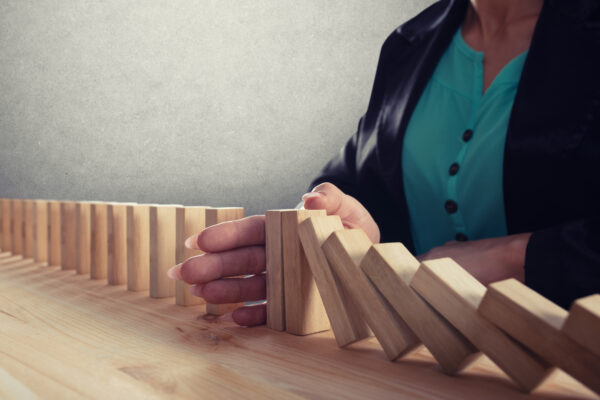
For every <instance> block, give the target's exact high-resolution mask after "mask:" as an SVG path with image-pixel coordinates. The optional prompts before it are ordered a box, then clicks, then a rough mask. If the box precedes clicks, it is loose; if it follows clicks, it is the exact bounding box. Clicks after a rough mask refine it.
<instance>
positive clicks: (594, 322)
mask: <svg viewBox="0 0 600 400" xmlns="http://www.w3.org/2000/svg"><path fill="white" fill-rule="evenodd" d="M562 330H563V332H564V333H566V334H567V335H568V336H569V337H570V338H571V339H573V340H575V341H576V342H577V343H579V344H580V345H582V346H584V347H586V348H587V349H588V350H590V351H591V352H593V353H594V354H596V355H597V356H599V357H600V294H594V295H591V296H587V297H584V298H581V299H579V300H577V301H575V303H573V305H572V306H571V309H570V310H569V316H568V317H567V320H566V321H565V325H564V326H563V329H562Z"/></svg>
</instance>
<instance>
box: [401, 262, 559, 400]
mask: <svg viewBox="0 0 600 400" xmlns="http://www.w3.org/2000/svg"><path fill="white" fill-rule="evenodd" d="M411 287H413V288H414V289H415V290H416V291H417V292H418V293H419V294H420V295H421V296H422V297H423V298H424V299H425V300H426V301H427V302H428V303H429V304H431V306H432V307H433V308H435V309H436V310H437V311H438V312H439V313H440V314H442V315H443V316H444V317H445V318H446V319H447V320H448V321H449V322H450V323H452V325H454V326H455V327H456V329H458V330H459V331H460V332H461V333H462V334H463V335H465V336H466V337H467V339H469V340H470V341H471V343H473V344H474V345H475V346H477V347H478V348H479V349H480V350H481V351H482V352H483V353H484V354H486V355H487V356H488V357H489V358H490V359H492V361H494V362H495V363H496V364H497V365H498V366H499V367H500V368H501V369H502V370H503V371H504V372H506V374H507V375H508V376H510V377H511V378H512V379H513V380H514V381H515V382H517V383H518V384H519V386H520V387H521V388H522V389H523V390H525V391H531V390H533V389H535V388H536V387H537V386H538V385H539V384H540V383H541V382H542V381H543V380H544V379H545V378H546V376H547V375H548V374H549V373H550V372H551V371H552V367H551V366H550V365H548V364H547V363H546V362H544V361H542V360H541V359H540V358H538V357H537V356H535V355H534V354H533V353H531V352H530V351H529V350H527V349H526V348H524V347H522V346H521V345H520V344H518V343H516V342H515V341H513V340H512V339H511V338H510V337H508V336H507V335H506V334H505V333H504V332H503V331H501V330H500V329H498V328H497V327H496V326H495V325H493V324H492V323H491V322H489V321H488V320H486V319H484V318H483V317H482V316H481V315H480V314H478V313H477V308H478V307H479V303H480V302H481V299H483V296H484V294H485V291H486V289H485V286H483V285H482V284H481V283H480V282H479V281H478V280H477V279H475V278H474V277H473V276H472V275H471V274H469V273H468V272H467V271H465V270H464V269H463V268H462V267H461V266H460V265H458V264H457V263H456V262H454V261H453V260H452V259H450V258H442V259H439V260H429V261H424V262H423V263H422V264H421V266H420V267H419V269H418V270H417V273H416V274H415V276H414V277H413V279H412V281H411Z"/></svg>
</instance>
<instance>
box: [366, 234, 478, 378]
mask: <svg viewBox="0 0 600 400" xmlns="http://www.w3.org/2000/svg"><path fill="white" fill-rule="evenodd" d="M360 267H361V269H362V271H363V272H364V273H365V274H366V275H367V276H368V277H369V279H370V280H371V282H372V283H373V285H375V288H376V289H377V290H379V292H380V293H381V294H382V295H383V297H385V298H386V300H387V301H388V302H389V303H390V305H391V306H392V307H394V309H395V310H396V311H397V312H398V314H400V316H401V317H402V318H403V319H404V321H405V322H406V323H407V324H408V326H409V327H410V328H411V329H412V331H413V332H414V333H415V334H416V335H417V336H418V337H419V339H421V341H422V342H423V344H425V346H426V347H427V349H428V350H429V351H430V352H431V354H432V355H433V356H434V357H435V358H436V360H437V361H438V362H439V363H440V366H441V367H442V369H443V370H444V371H446V372H447V373H449V374H454V373H456V372H458V371H460V370H461V369H463V368H464V367H466V366H467V365H469V364H470V362H471V361H473V360H474V359H476V358H477V357H476V355H477V354H480V353H479V352H478V350H477V349H476V348H475V347H474V346H473V345H472V344H471V342H469V341H468V340H467V338H465V337H464V336H463V335H462V334H461V333H460V332H459V331H457V330H456V328H454V326H452V325H451V324H450V323H449V322H448V321H446V320H445V319H444V317H442V316H441V315H440V314H438V313H437V312H436V311H435V310H434V309H432V308H431V307H430V306H429V304H427V303H426V302H425V301H424V300H423V299H422V298H421V297H420V296H419V295H418V294H417V293H416V292H415V291H414V290H413V289H412V288H411V287H410V281H411V280H412V278H413V276H414V275H415V273H416V272H417V270H418V269H419V261H418V260H417V259H416V258H415V257H414V256H413V255H412V254H411V253H410V252H409V251H408V250H407V249H406V247H404V245H403V244H402V243H382V244H374V245H373V246H372V247H371V248H370V249H369V251H368V252H367V254H366V255H365V257H364V259H363V260H362V262H361V264H360Z"/></svg>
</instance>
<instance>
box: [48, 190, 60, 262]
mask: <svg viewBox="0 0 600 400" xmlns="http://www.w3.org/2000/svg"><path fill="white" fill-rule="evenodd" d="M48 203H49V205H50V239H49V244H50V253H49V257H50V259H49V261H48V265H50V266H60V265H61V264H62V224H61V220H60V211H61V210H60V209H61V203H60V201H50V202H48Z"/></svg>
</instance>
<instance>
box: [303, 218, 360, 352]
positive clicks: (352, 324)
mask: <svg viewBox="0 0 600 400" xmlns="http://www.w3.org/2000/svg"><path fill="white" fill-rule="evenodd" d="M343 229H344V225H343V224H342V220H341V219H340V217H339V216H337V215H332V216H319V217H310V218H308V219H307V220H305V221H304V222H302V223H301V224H300V225H299V226H298V235H299V237H300V241H301V242H302V248H303V250H304V254H305V255H306V259H307V260H308V264H309V265H310V269H311V271H312V273H313V276H314V278H315V282H316V284H317V288H318V289H319V293H320V294H321V299H323V305H324V306H325V311H327V316H328V317H329V322H330V324H331V329H332V330H333V333H334V335H335V340H336V341H337V344H338V346H340V347H343V346H346V345H348V344H351V343H354V342H356V341H358V340H361V339H364V338H366V337H369V336H371V330H370V329H369V327H368V326H367V323H366V322H365V320H364V319H363V318H362V316H361V315H360V312H359V307H358V306H357V304H356V302H355V301H354V300H353V299H352V296H350V294H349V293H347V292H346V290H345V289H344V287H343V285H342V284H341V282H339V280H338V279H336V277H335V275H334V273H333V271H332V270H331V267H330V265H329V262H328V261H327V258H326V257H325V253H323V250H322V249H321V246H322V245H323V243H324V242H325V240H327V238H328V237H329V235H331V234H332V233H333V232H335V231H339V230H343Z"/></svg>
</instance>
